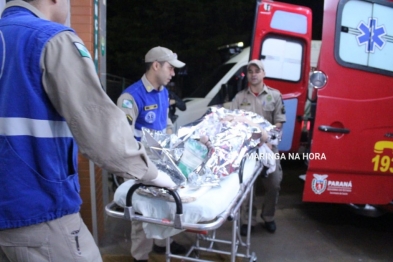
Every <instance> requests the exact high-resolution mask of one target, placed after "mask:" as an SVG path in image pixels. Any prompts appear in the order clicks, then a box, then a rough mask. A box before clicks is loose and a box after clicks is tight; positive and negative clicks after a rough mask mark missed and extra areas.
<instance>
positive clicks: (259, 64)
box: [247, 59, 265, 71]
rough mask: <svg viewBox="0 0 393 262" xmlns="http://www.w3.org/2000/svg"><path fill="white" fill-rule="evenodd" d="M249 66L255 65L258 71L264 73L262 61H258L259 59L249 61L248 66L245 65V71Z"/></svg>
mask: <svg viewBox="0 0 393 262" xmlns="http://www.w3.org/2000/svg"><path fill="white" fill-rule="evenodd" d="M250 65H256V66H257V67H259V69H261V70H263V71H265V67H264V66H263V63H262V61H261V60H259V59H254V60H251V61H250V62H248V64H247V69H248V67H249V66H250Z"/></svg>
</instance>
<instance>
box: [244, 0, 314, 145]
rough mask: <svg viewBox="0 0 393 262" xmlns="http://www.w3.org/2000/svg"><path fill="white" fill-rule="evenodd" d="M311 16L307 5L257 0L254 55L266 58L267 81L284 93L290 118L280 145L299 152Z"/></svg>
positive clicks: (307, 74) (308, 60)
mask: <svg viewBox="0 0 393 262" xmlns="http://www.w3.org/2000/svg"><path fill="white" fill-rule="evenodd" d="M311 19H312V13H311V10H310V9H309V8H307V7H301V6H297V5H292V4H287V3H280V2H274V1H257V7H256V15H255V22H254V31H253V37H252V45H251V54H250V56H251V57H250V59H261V60H262V61H263V63H264V65H265V74H266V77H265V79H264V82H265V83H266V84H267V85H268V86H270V87H272V88H276V89H278V90H280V91H281V93H282V95H283V100H284V105H285V111H286V112H285V114H286V118H287V121H286V123H285V124H284V126H283V137H282V141H281V142H280V144H279V147H278V148H279V150H280V151H281V152H291V151H292V152H297V150H298V149H299V145H300V137H301V131H302V130H301V128H302V122H303V115H304V107H305V102H306V97H307V87H308V79H309V71H310V52H311V33H312V32H311V22H312V21H311ZM273 124H274V123H273Z"/></svg>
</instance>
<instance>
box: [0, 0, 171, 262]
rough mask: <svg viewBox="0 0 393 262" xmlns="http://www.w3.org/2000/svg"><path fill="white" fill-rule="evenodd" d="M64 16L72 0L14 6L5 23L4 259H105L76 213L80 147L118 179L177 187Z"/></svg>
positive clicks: (0, 198) (0, 72)
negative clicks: (113, 96)
mask: <svg viewBox="0 0 393 262" xmlns="http://www.w3.org/2000/svg"><path fill="white" fill-rule="evenodd" d="M68 14H69V0H30V1H21V0H14V1H9V2H8V3H7V4H6V7H5V10H4V12H3V13H2V18H1V19H0V35H1V37H0V61H1V64H0V67H1V68H0V185H1V190H0V258H1V259H2V261H4V260H5V261H8V260H9V261H64V262H65V261H91V262H97V261H102V258H101V255H100V252H99V249H98V247H97V245H96V243H95V241H94V238H93V237H92V235H91V233H90V232H89V230H88V229H87V227H86V225H85V224H84V222H83V221H82V219H81V216H80V213H79V211H80V206H81V204H82V200H81V197H80V194H79V192H80V190H81V188H80V184H79V177H78V149H79V150H80V152H81V153H82V154H83V155H84V156H86V157H88V158H90V159H91V160H92V161H94V162H95V163H96V164H97V165H98V166H100V167H102V168H103V169H106V170H108V171H110V172H113V173H115V174H117V175H120V176H123V177H126V178H134V179H140V180H142V181H143V182H144V183H151V184H154V185H158V186H168V187H174V186H175V184H174V183H173V182H172V180H171V179H170V178H169V176H167V175H165V174H164V175H162V174H159V173H158V171H157V168H156V166H155V165H154V164H153V163H152V162H151V161H150V160H149V158H148V157H147V155H146V152H145V149H144V147H143V146H142V145H141V144H140V143H139V142H137V141H136V140H135V138H134V133H133V130H132V128H131V127H130V125H129V123H128V121H127V118H126V115H125V114H124V113H123V112H122V111H121V110H120V109H119V108H118V107H117V106H116V105H115V104H113V102H112V101H111V100H110V98H109V97H108V96H107V95H106V93H105V92H104V91H103V89H102V88H101V84H100V81H99V78H98V76H97V73H96V70H95V66H94V62H93V61H92V59H91V56H90V54H89V52H88V51H87V49H86V47H85V46H84V44H83V42H82V40H81V39H80V38H79V37H78V36H77V35H76V33H75V32H74V31H73V30H72V29H71V28H69V27H66V26H64V25H63V24H64V23H65V21H66V18H67V16H68ZM5 256H6V258H5Z"/></svg>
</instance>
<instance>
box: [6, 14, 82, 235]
mask: <svg viewBox="0 0 393 262" xmlns="http://www.w3.org/2000/svg"><path fill="white" fill-rule="evenodd" d="M65 30H70V31H72V29H70V28H68V27H65V26H63V25H60V24H57V23H53V22H49V21H46V20H43V19H39V18H37V17H36V16H34V14H33V13H31V12H30V11H29V10H27V9H25V8H22V7H10V8H7V9H6V10H5V11H4V13H3V15H2V19H0V36H1V37H0V63H2V64H0V66H1V70H0V185H1V190H0V229H7V228H16V227H23V226H29V225H33V224H38V223H41V222H46V221H49V220H53V219H56V218H59V217H62V216H64V215H68V214H73V213H76V212H78V211H79V209H80V205H81V203H82V201H81V198H80V196H79V191H80V185H79V181H78V173H77V172H78V171H77V170H78V167H77V160H78V158H77V153H78V149H77V145H76V143H75V141H74V139H73V137H72V134H71V132H70V130H69V128H68V125H67V123H66V122H65V120H64V118H63V117H62V116H60V115H59V114H58V112H57V111H56V110H55V108H54V107H53V106H52V104H51V102H50V101H49V98H48V96H47V95H46V93H45V91H44V88H43V86H42V83H41V78H42V73H41V69H40V58H41V54H42V51H43V48H44V46H45V44H46V43H47V42H48V41H49V40H50V39H51V38H52V37H53V36H55V35H56V34H58V33H59V32H62V31H65ZM4 50H5V51H6V53H5V55H3V51H4ZM70 66H72V65H70Z"/></svg>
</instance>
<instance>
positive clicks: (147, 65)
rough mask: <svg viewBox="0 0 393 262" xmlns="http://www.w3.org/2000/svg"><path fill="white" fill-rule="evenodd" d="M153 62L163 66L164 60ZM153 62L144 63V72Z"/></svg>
mask: <svg viewBox="0 0 393 262" xmlns="http://www.w3.org/2000/svg"><path fill="white" fill-rule="evenodd" d="M154 62H158V63H159V64H160V65H161V66H163V65H164V64H165V62H166V61H164V62H162V61H154ZM154 62H147V63H145V69H146V72H147V71H149V69H150V67H151V66H152V65H153V63H154Z"/></svg>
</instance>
